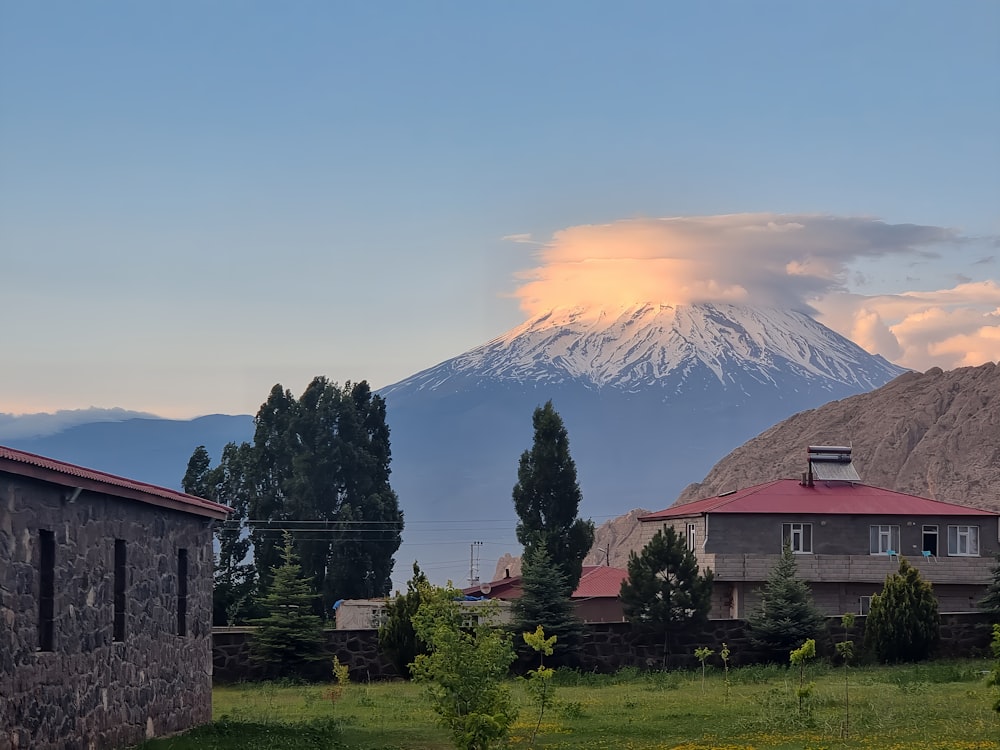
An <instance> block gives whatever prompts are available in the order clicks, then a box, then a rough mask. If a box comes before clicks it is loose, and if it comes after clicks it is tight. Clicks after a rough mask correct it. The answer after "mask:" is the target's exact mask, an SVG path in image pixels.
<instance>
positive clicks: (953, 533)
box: [948, 526, 979, 557]
mask: <svg viewBox="0 0 1000 750" xmlns="http://www.w3.org/2000/svg"><path fill="white" fill-rule="evenodd" d="M948 554H949V555H961V556H965V557H978V556H979V527H978V526H949V527H948Z"/></svg>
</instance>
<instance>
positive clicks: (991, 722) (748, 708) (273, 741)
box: [142, 660, 1000, 750]
mask: <svg viewBox="0 0 1000 750" xmlns="http://www.w3.org/2000/svg"><path fill="white" fill-rule="evenodd" d="M988 666H989V664H988V662H986V661H972V660H969V661H957V662H956V661H951V662H936V663H932V664H927V665H916V666H901V667H870V668H857V669H850V670H849V672H848V675H849V678H850V732H849V736H847V737H844V736H843V735H844V721H845V700H844V697H845V696H844V693H845V683H844V676H845V672H844V670H843V669H834V668H829V667H826V666H823V665H814V666H813V667H812V668H811V670H810V672H809V674H808V680H810V681H812V682H813V683H815V684H814V687H813V690H812V693H811V695H810V696H809V697H808V698H806V699H805V702H804V705H803V707H802V709H801V710H800V708H799V705H798V698H797V695H796V689H797V688H798V675H797V673H795V672H791V671H789V670H787V669H784V668H780V667H775V666H768V667H764V666H756V667H747V668H744V669H738V670H733V671H731V672H730V676H729V679H728V681H727V680H726V679H725V678H724V675H723V674H722V672H721V670H719V669H715V670H710V671H709V673H708V675H707V678H706V680H705V682H704V685H703V684H702V678H701V673H700V672H654V673H639V672H635V671H631V670H627V671H624V672H622V673H619V674H617V675H608V676H601V675H587V674H584V675H581V674H577V673H572V672H563V673H559V674H557V676H556V683H557V689H556V690H557V692H556V697H557V700H558V704H557V707H556V708H555V710H553V711H552V712H550V713H548V714H546V716H545V717H544V718H543V720H542V724H541V727H540V730H539V732H538V735H537V737H536V738H535V741H534V747H537V748H547V749H550V750H556V749H557V748H558V749H559V750H571V749H576V748H608V749H609V750H610V749H612V748H614V749H618V748H622V749H625V750H667V749H675V750H708V749H709V748H719V749H720V750H757V749H762V748H780V749H783V750H792V749H795V750H805V749H807V748H808V749H810V750H820V749H821V748H822V749H824V750H836V749H840V748H844V749H847V748H865V749H870V750H1000V718H998V716H997V714H996V713H995V712H994V711H993V710H992V708H991V707H992V704H993V701H994V700H995V693H996V691H995V689H992V688H988V687H987V686H986V685H985V681H984V677H985V676H984V675H983V674H982V671H983V670H985V669H987V668H988ZM512 688H513V690H514V695H515V697H516V699H517V701H518V703H519V705H520V707H521V709H520V716H519V719H518V721H517V723H516V724H515V725H514V728H513V731H512V733H511V741H510V745H511V747H513V748H527V747H530V746H531V743H530V737H531V734H532V730H533V729H534V728H535V725H536V722H537V719H538V716H537V711H535V710H534V709H533V706H532V705H531V702H530V700H529V698H528V696H527V693H526V692H525V691H524V690H523V689H522V687H521V685H520V683H518V682H513V683H512ZM335 692H336V691H335V688H333V687H332V686H327V685H322V686H321V685H278V684H273V683H266V684H254V685H250V684H248V685H241V686H231V687H217V688H216V689H215V691H214V696H213V702H214V703H213V711H214V715H215V719H216V721H215V722H214V723H213V724H211V725H209V726H208V727H204V728H201V729H199V730H195V731H194V732H191V733H189V734H187V735H184V736H181V737H177V738H172V739H168V740H158V741H153V742H149V743H146V744H145V745H143V746H142V747H143V749H144V750H187V748H201V749H203V750H228V749H229V748H234V749H235V748H244V749H246V750H256V749H258V748H259V749H261V750H264V749H265V748H306V749H308V748H352V749H356V750H390V749H395V748H407V749H409V748H448V747H450V746H451V745H450V743H449V741H448V735H447V733H446V732H445V731H444V730H443V729H441V728H439V727H438V726H437V725H436V722H435V719H436V717H435V715H434V713H433V712H432V711H431V710H430V708H429V705H428V703H427V701H426V699H425V698H424V696H423V691H422V688H421V687H420V686H419V685H414V684H411V683H406V682H392V683H373V684H367V685H358V684H352V685H348V686H347V687H346V688H345V689H344V691H343V694H342V695H340V696H339V697H336V696H335ZM334 697H336V700H333V699H332V698H334Z"/></svg>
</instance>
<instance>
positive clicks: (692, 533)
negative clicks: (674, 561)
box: [686, 523, 698, 552]
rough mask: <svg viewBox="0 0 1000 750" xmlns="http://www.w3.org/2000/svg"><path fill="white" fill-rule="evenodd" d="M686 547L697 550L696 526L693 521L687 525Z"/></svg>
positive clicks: (693, 550)
mask: <svg viewBox="0 0 1000 750" xmlns="http://www.w3.org/2000/svg"><path fill="white" fill-rule="evenodd" d="M686 532H687V548H688V549H689V550H691V551H692V552H697V551H698V526H697V525H696V524H693V523H689V524H688V525H687V529H686Z"/></svg>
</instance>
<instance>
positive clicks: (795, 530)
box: [781, 523, 813, 555]
mask: <svg viewBox="0 0 1000 750" xmlns="http://www.w3.org/2000/svg"><path fill="white" fill-rule="evenodd" d="M786 544H787V545H788V546H789V547H791V548H792V552H794V553H795V554H797V555H808V554H812V551H813V525H812V524H811V523H783V524H781V546H782V547H784V546H785V545H786Z"/></svg>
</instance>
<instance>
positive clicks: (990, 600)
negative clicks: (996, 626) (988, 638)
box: [979, 555, 1000, 621]
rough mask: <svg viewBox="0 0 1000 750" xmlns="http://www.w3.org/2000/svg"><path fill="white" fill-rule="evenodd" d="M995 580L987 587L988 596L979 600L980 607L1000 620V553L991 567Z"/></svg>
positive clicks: (995, 619) (994, 618)
mask: <svg viewBox="0 0 1000 750" xmlns="http://www.w3.org/2000/svg"><path fill="white" fill-rule="evenodd" d="M990 572H992V574H993V580H992V581H990V584H989V586H987V587H986V596H984V597H983V598H982V599H980V600H979V608H980V609H981V610H983V611H984V612H986V613H987V614H989V615H990V616H991V617H992V618H993V620H994V621H1000V555H997V558H996V564H995V565H994V566H993V567H992V568H990Z"/></svg>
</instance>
